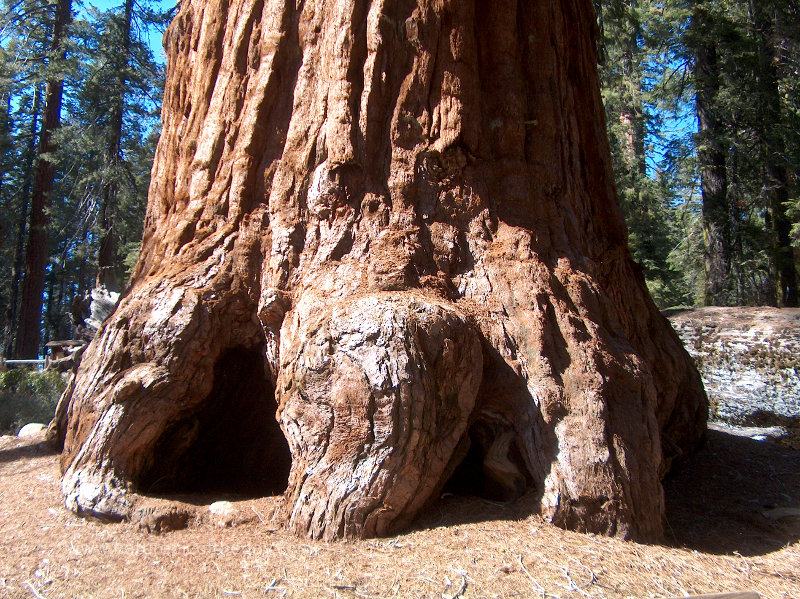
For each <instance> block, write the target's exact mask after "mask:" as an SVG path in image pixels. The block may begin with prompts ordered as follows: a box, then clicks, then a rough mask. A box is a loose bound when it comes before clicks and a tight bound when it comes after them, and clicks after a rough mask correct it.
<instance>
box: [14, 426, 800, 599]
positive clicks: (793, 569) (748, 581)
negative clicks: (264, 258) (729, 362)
mask: <svg viewBox="0 0 800 599" xmlns="http://www.w3.org/2000/svg"><path fill="white" fill-rule="evenodd" d="M798 458H800V452H797V451H794V450H792V449H789V448H785V447H780V446H777V445H773V444H767V443H757V442H754V441H750V440H749V439H736V438H733V437H729V436H727V435H723V434H721V433H711V435H710V440H709V444H708V446H707V447H706V449H704V450H703V452H701V454H699V455H698V456H697V457H696V458H694V459H693V460H692V462H691V463H689V464H687V465H686V466H685V467H684V468H683V469H682V471H681V472H679V473H678V474H677V475H676V476H674V477H673V478H672V479H670V480H668V481H667V482H666V485H665V486H666V493H667V503H668V515H669V524H670V535H671V539H670V541H671V544H672V545H673V546H647V545H639V544H635V543H626V542H622V541H618V540H615V539H607V538H603V537H598V536H592V535H582V534H577V533H570V532H565V531H562V530H560V529H557V528H554V527H552V526H550V525H548V524H546V523H545V522H543V521H542V520H541V519H539V518H538V517H537V516H535V515H531V514H528V513H526V512H525V509H524V505H523V503H524V502H521V503H520V504H518V505H505V506H504V505H498V504H493V503H490V502H487V501H484V500H478V499H472V498H459V497H449V498H445V499H443V500H442V501H441V502H439V503H438V504H437V505H436V506H435V507H434V508H433V510H432V512H431V513H430V514H429V515H428V516H427V517H426V518H424V519H423V520H422V521H421V522H419V523H418V526H417V528H416V529H415V530H413V531H411V532H408V533H407V534H402V535H400V536H398V537H396V538H391V539H377V540H367V541H357V542H346V543H334V544H326V543H317V542H311V541H308V540H305V539H298V538H296V537H294V536H292V535H291V534H289V533H286V532H284V531H283V530H282V529H281V527H280V525H278V524H277V523H276V522H275V521H274V520H273V517H272V515H273V514H274V512H275V510H276V508H277V507H278V502H279V499H276V498H262V499H256V500H249V501H240V502H234V508H235V514H234V516H233V517H232V518H229V522H228V524H229V526H221V525H220V523H219V521H216V522H215V521H214V518H213V517H211V516H205V515H204V516H203V517H202V518H200V519H199V520H197V521H195V522H193V524H192V525H191V526H190V527H189V528H187V529H184V530H178V531H174V532H169V533H164V534H161V535H155V534H148V533H146V532H143V531H142V530H140V529H139V527H137V526H135V525H134V524H130V523H123V524H114V525H108V524H102V523H99V522H93V521H89V520H85V519H81V518H77V517H75V516H74V515H72V514H71V513H69V512H67V511H66V510H65V509H64V508H63V507H62V503H61V496H60V494H59V472H58V468H57V464H56V462H57V456H55V455H54V454H52V453H50V452H48V451H47V449H46V448H45V446H43V445H41V444H38V443H36V441H35V440H34V441H27V442H26V441H22V440H18V439H16V438H13V437H4V438H2V439H0V527H1V528H0V532H1V533H2V534H0V597H4V598H5V597H9V598H16V597H29V598H30V597H33V598H36V597H45V598H47V599H54V598H56V597H70V598H72V597H80V598H86V599H89V598H98V599H99V598H115V599H120V598H134V597H203V598H214V597H219V598H226V597H234V598H235V597H242V598H245V597H247V598H253V597H267V598H278V597H330V598H337V597H338V598H342V599H346V598H367V597H369V598H372V597H375V598H378V597H380V598H387V597H436V598H439V597H445V598H453V597H463V598H465V599H473V598H478V597H486V598H490V597H497V598H510V597H542V598H544V597H558V598H563V599H568V598H573V597H587V598H588V597H597V598H602V597H609V598H612V597H620V598H625V597H632V598H636V599H639V598H656V597H673V596H675V597H681V596H685V595H687V594H701V593H714V592H731V591H738V590H753V591H756V592H758V593H760V594H761V595H762V596H763V597H767V598H773V599H790V598H791V599H794V598H798V597H800V544H799V543H798V539H800V525H798V521H797V519H796V518H791V517H790V518H784V519H781V520H770V519H769V518H767V517H766V516H764V514H765V513H766V514H769V513H770V512H769V510H771V509H775V508H776V507H792V506H794V507H797V506H798V505H800V480H798V479H800V477H798V475H797V474H798V472H797V470H798V464H800V460H798ZM211 500H212V499H209V501H208V502H206V501H205V499H203V500H202V501H198V502H197V503H198V505H194V506H190V507H191V509H193V510H194V511H196V512H197V513H198V514H208V509H207V503H210V501H211ZM154 501H155V502H156V503H158V501H157V500H154ZM173 503H174V502H173Z"/></svg>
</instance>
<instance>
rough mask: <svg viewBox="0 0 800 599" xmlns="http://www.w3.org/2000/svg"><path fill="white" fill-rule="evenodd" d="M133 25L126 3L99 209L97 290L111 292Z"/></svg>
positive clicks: (130, 6) (115, 285) (129, 3)
mask: <svg viewBox="0 0 800 599" xmlns="http://www.w3.org/2000/svg"><path fill="white" fill-rule="evenodd" d="M132 21H133V0H125V7H124V10H123V14H122V23H121V25H122V30H121V32H120V35H121V40H120V47H119V52H118V54H117V60H118V63H117V80H116V82H115V88H116V89H115V90H114V99H113V102H112V105H111V118H110V128H109V138H108V147H107V149H106V170H107V172H109V173H111V178H110V179H109V180H108V181H106V182H105V183H104V184H103V193H102V202H101V207H100V213H101V222H102V231H103V232H102V238H101V240H100V249H99V251H98V254H97V263H98V270H97V282H96V286H98V287H100V286H103V287H105V288H106V289H108V290H109V291H117V290H118V281H117V273H116V268H115V257H116V247H115V246H116V243H115V242H116V234H115V231H114V218H115V213H116V209H117V195H118V193H119V184H118V183H117V177H118V172H119V166H120V164H121V162H122V147H121V143H122V126H123V116H124V111H125V88H126V86H127V83H128V82H127V78H126V75H125V74H126V72H127V70H128V69H129V68H130V66H131V65H130V62H131V24H132Z"/></svg>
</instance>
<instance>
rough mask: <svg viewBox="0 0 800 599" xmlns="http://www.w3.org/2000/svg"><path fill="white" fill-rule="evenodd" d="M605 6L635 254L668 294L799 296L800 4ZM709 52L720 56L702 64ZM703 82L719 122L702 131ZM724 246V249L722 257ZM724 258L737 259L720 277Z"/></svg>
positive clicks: (612, 1)
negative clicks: (708, 178) (712, 183)
mask: <svg viewBox="0 0 800 599" xmlns="http://www.w3.org/2000/svg"><path fill="white" fill-rule="evenodd" d="M595 7H596V10H597V14H598V24H599V27H600V43H599V44H598V50H599V52H598V54H599V63H600V76H601V81H602V94H603V100H604V103H605V107H606V116H607V126H608V133H609V141H610V143H611V151H612V161H613V167H614V172H615V176H616V182H617V189H618V193H619V197H620V202H621V205H622V208H623V211H624V213H625V216H626V221H627V224H628V230H629V241H630V245H631V250H632V252H633V256H634V259H636V260H637V261H638V262H639V263H640V264H641V265H642V268H643V270H644V274H645V278H646V279H647V283H648V286H649V287H650V290H651V292H652V294H653V296H654V298H655V300H656V302H657V303H659V305H661V306H664V307H666V306H671V305H680V304H689V305H692V304H694V305H699V304H702V303H704V302H710V303H714V304H722V305H748V304H771V305H792V301H796V291H794V298H795V300H792V292H791V289H789V287H792V285H795V286H796V283H792V284H791V285H790V284H789V283H787V281H791V280H793V279H792V277H793V276H794V275H793V272H794V271H796V270H797V267H798V253H797V252H795V253H794V254H793V253H792V250H791V248H789V244H790V242H791V240H792V239H793V241H794V243H795V245H796V246H798V247H800V199H798V184H797V180H798V177H797V175H798V165H800V153H799V151H800V120H798V119H800V59H799V58H798V57H800V47H798V44H799V43H800V5H798V4H797V2H795V1H792V0H761V1H759V2H758V3H756V2H755V0H697V1H689V0H664V1H659V2H656V1H650V0H596V1H595ZM704 49H707V50H706V51H705V53H704ZM709 51H710V52H711V53H712V54H710V55H709V54H708V52H709ZM709 56H711V58H712V61H711V63H708V62H706V63H705V64H703V65H700V64H699V62H698V61H699V60H700V58H698V57H702V60H704V61H708V60H709ZM701 68H705V69H706V70H705V71H703V72H702V73H700V72H699V71H698V69H701ZM709 68H711V70H712V71H713V72H711V75H712V76H713V77H714V79H713V80H711V81H713V82H714V83H715V85H716V87H715V88H713V89H710V88H708V87H707V86H708V81H709V79H708V76H709V71H708V69H709ZM703 77H705V79H703ZM698 85H706V88H703V89H704V90H705V94H706V95H705V96H704V97H703V102H704V110H706V115H705V116H706V117H708V116H709V115H710V116H711V122H712V123H717V124H718V125H717V126H716V127H715V129H714V130H713V131H711V130H708V131H706V130H701V131H698V130H697V123H698V121H697V116H696V115H697V110H698V109H699V104H698V103H697V102H696V98H698V96H697V94H698V93H700V91H701V88H700V87H698ZM707 120H708V119H707ZM711 150H716V152H717V156H721V161H722V162H721V164H722V169H723V173H722V174H723V176H722V177H721V178H720V177H718V179H717V181H716V183H717V184H720V183H722V184H724V190H723V199H722V205H723V206H724V210H723V211H722V212H720V210H719V206H720V201H719V199H718V200H717V205H716V207H715V208H714V209H713V210H712V209H711V208H709V206H708V205H707V204H706V202H705V201H706V199H707V198H705V197H704V192H705V187H704V186H703V185H702V183H703V177H704V176H705V175H704V173H710V172H711V171H710V170H709V168H712V166H710V165H709V164H706V163H705V162H704V161H706V160H708V159H709V157H712V158H713V157H714V155H713V152H712V151H711ZM716 172H717V173H718V174H719V169H718V170H717V171H716ZM789 229H791V230H792V232H793V238H790V237H789V234H788V231H789ZM709 231H714V232H715V234H718V233H719V232H721V235H722V238H721V245H720V243H717V244H713V245H712V244H711V243H710V241H709V238H708V232H709ZM720 247H722V248H723V249H724V252H725V253H724V255H715V252H719V251H721V250H720ZM714 263H717V264H720V263H722V264H725V265H726V268H724V269H723V271H722V273H723V276H724V280H723V281H716V282H715V283H714V285H712V281H710V279H709V277H711V276H712V274H713V270H709V264H714ZM719 272H720V271H719V269H717V274H719ZM709 273H712V274H709ZM710 288H713V292H710Z"/></svg>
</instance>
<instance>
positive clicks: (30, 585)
mask: <svg viewBox="0 0 800 599" xmlns="http://www.w3.org/2000/svg"><path fill="white" fill-rule="evenodd" d="M25 586H27V587H28V588H29V589H30V591H31V593H33V596H34V597H36V599H47V598H46V597H45V596H44V595H40V594H39V592H38V591H37V590H36V587H34V586H33V585H32V584H31V583H30V581H29V580H26V581H25Z"/></svg>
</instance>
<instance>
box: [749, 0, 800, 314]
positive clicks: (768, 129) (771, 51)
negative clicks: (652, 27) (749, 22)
mask: <svg viewBox="0 0 800 599" xmlns="http://www.w3.org/2000/svg"><path fill="white" fill-rule="evenodd" d="M750 6H751V14H752V17H753V25H754V26H755V30H756V36H757V39H758V73H757V76H758V86H759V92H760V93H759V97H758V102H757V105H758V107H759V115H760V119H759V121H760V122H759V131H758V137H759V138H760V142H761V145H762V148H763V149H762V152H763V157H764V170H765V175H766V176H765V185H764V187H765V191H766V196H767V209H768V210H769V212H770V216H771V218H770V224H771V226H772V234H773V238H774V241H773V248H772V263H773V268H774V272H775V275H774V277H773V283H774V284H775V285H776V286H777V288H778V293H777V296H778V300H779V302H780V305H781V306H784V307H797V305H798V293H797V269H796V265H795V259H794V251H793V248H792V238H791V229H792V223H791V220H790V219H789V217H788V215H787V214H786V209H787V207H786V203H787V202H788V201H789V188H788V179H789V177H788V173H787V168H786V159H785V155H786V148H785V144H784V139H783V131H781V127H780V124H781V123H783V122H785V119H783V118H782V115H781V100H780V91H779V89H778V70H777V66H776V63H777V60H776V52H775V23H774V12H775V9H774V8H773V9H772V11H770V10H769V8H768V6H767V7H765V6H763V3H762V2H760V1H757V2H752V3H751V5H750ZM770 12H772V13H773V14H769V13H770Z"/></svg>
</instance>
